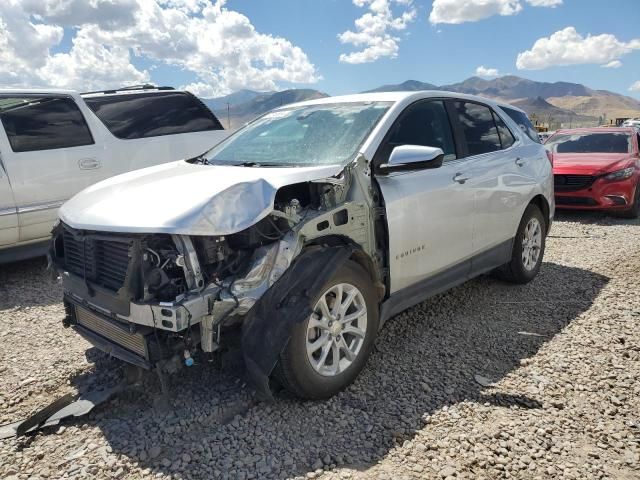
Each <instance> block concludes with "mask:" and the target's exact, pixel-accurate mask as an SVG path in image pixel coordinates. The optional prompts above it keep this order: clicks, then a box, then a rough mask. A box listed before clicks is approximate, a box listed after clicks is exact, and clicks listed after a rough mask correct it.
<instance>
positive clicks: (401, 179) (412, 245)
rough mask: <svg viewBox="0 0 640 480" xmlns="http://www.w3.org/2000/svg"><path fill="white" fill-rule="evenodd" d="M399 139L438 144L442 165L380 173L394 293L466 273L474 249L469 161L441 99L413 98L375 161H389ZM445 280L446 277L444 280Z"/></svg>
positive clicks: (379, 182)
mask: <svg viewBox="0 0 640 480" xmlns="http://www.w3.org/2000/svg"><path fill="white" fill-rule="evenodd" d="M398 145H424V146H430V147H439V148H441V149H442V150H443V152H444V153H445V161H444V163H443V165H442V166H441V167H439V168H434V169H426V170H415V171H408V172H395V173H390V174H388V175H378V176H377V177H376V179H377V181H378V184H379V186H380V189H381V191H382V196H383V197H384V204H385V208H386V216H387V225H388V231H389V267H390V279H391V282H390V283H391V285H390V293H391V294H393V293H395V292H397V291H398V290H401V289H404V288H406V287H410V286H412V285H415V284H417V283H419V282H420V281H422V280H425V279H427V278H429V277H435V276H436V275H438V274H443V278H444V279H449V280H451V278H452V277H451V275H448V273H451V272H452V274H453V277H455V278H457V279H459V278H460V277H466V275H467V274H468V272H469V267H470V262H469V259H470V255H471V251H472V225H473V215H474V193H473V190H472V189H470V188H468V185H467V183H466V181H465V178H467V177H466V175H467V174H466V172H465V169H466V162H465V160H464V159H461V158H458V154H457V152H456V147H455V142H454V137H453V134H452V129H451V123H450V121H449V117H448V115H447V110H446V108H445V105H444V103H443V101H441V100H423V101H419V102H417V103H414V104H412V105H410V106H409V107H407V109H406V110H405V111H404V112H403V113H402V114H401V115H400V117H399V118H398V120H397V121H396V123H395V124H394V126H393V127H392V129H391V131H390V132H389V134H388V135H387V138H386V139H385V140H384V142H383V144H382V145H381V147H380V149H379V150H378V153H377V154H376V158H375V159H374V162H375V164H376V165H380V164H383V163H386V160H387V159H388V157H389V155H390V153H391V151H392V150H393V148H394V147H396V146H398ZM443 281H446V280H443Z"/></svg>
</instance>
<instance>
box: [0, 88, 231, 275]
mask: <svg viewBox="0 0 640 480" xmlns="http://www.w3.org/2000/svg"><path fill="white" fill-rule="evenodd" d="M227 135H228V132H227V131H225V130H224V129H223V127H222V125H221V124H220V122H219V121H218V119H217V118H216V117H215V115H214V114H213V113H212V112H211V111H210V110H209V109H208V108H207V107H206V106H205V105H204V104H203V103H202V102H201V101H200V100H198V98H196V97H195V96H194V95H192V94H191V93H189V92H184V91H177V90H174V89H172V88H167V87H159V88H158V87H154V86H150V85H144V86H136V87H130V88H125V89H122V90H110V91H102V92H91V93H86V94H78V93H76V92H72V91H62V90H57V91H54V90H0V263H4V262H8V261H15V260H20V259H23V258H28V257H32V256H37V255H41V254H43V253H44V252H46V249H47V245H48V240H49V238H50V232H51V228H52V226H53V224H54V222H55V220H56V217H57V211H58V208H59V207H60V206H61V205H62V204H63V203H64V202H65V201H66V200H68V199H69V198H71V197H72V196H73V195H75V194H76V193H78V192H79V191H80V190H83V189H84V188H86V187H88V186H89V185H92V184H94V183H96V182H98V181H100V180H104V179H106V178H109V177H112V176H114V175H117V174H120V173H124V172H128V171H130V170H136V169H139V168H143V167H148V166H152V165H157V164H161V163H166V162H170V161H174V160H180V159H185V158H192V157H195V156H197V155H200V154H202V153H204V152H205V151H206V150H208V149H210V148H211V147H213V146H214V145H216V144H217V143H218V142H220V141H221V140H222V139H224V138H225V137H226V136H227ZM170 194H171V192H167V195H170ZM141 200H142V199H141Z"/></svg>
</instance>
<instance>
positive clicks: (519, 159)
mask: <svg viewBox="0 0 640 480" xmlns="http://www.w3.org/2000/svg"><path fill="white" fill-rule="evenodd" d="M524 164H525V161H524V160H523V159H521V158H520V157H518V158H516V165H518V166H519V167H524Z"/></svg>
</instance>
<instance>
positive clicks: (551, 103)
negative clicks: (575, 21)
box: [371, 75, 640, 125]
mask: <svg viewBox="0 0 640 480" xmlns="http://www.w3.org/2000/svg"><path fill="white" fill-rule="evenodd" d="M405 85H409V86H419V85H424V86H425V87H424V88H404V86H405ZM401 90H409V91H414V90H445V91H451V92H460V93H466V94H470V95H480V96H484V97H489V98H494V99H499V100H503V101H506V102H508V103H511V104H513V105H516V106H518V107H520V108H522V109H523V110H524V111H526V112H527V113H528V114H529V115H530V116H531V115H533V116H534V117H535V118H536V119H538V121H540V122H543V123H548V121H549V120H551V121H552V123H554V122H555V123H569V124H573V125H595V124H597V123H598V122H599V121H601V120H603V119H615V118H620V117H634V116H638V115H640V101H638V100H635V99H634V98H631V97H627V96H624V95H620V94H618V93H614V92H609V91H607V90H593V89H591V88H589V87H586V86H585V85H582V84H579V83H569V82H553V83H549V82H536V81H533V80H528V79H526V78H521V77H517V76H515V75H507V76H504V77H499V78H494V79H491V80H487V79H484V78H480V77H471V78H468V79H467V80H465V81H463V82H459V83H453V84H450V85H442V86H436V85H433V84H430V83H423V82H419V81H417V80H409V81H408V82H404V83H400V84H397V85H384V86H382V87H378V88H376V89H374V90H371V91H376V92H395V91H401ZM603 121H607V120H603Z"/></svg>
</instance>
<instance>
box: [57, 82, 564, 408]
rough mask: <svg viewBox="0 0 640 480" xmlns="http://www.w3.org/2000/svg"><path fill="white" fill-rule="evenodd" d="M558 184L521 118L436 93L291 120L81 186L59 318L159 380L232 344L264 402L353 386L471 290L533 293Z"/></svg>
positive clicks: (324, 103)
mask: <svg viewBox="0 0 640 480" xmlns="http://www.w3.org/2000/svg"><path fill="white" fill-rule="evenodd" d="M553 202H554V197H553V175H552V168H551V163H550V161H549V158H548V156H547V154H546V152H545V149H544V148H543V147H542V145H540V143H539V142H538V137H537V135H536V132H535V130H534V129H533V127H532V126H531V124H530V122H529V120H528V119H527V117H526V115H525V114H524V112H522V111H521V110H518V109H516V108H513V107H511V106H508V105H503V104H501V103H496V102H494V101H491V100H487V99H483V98H478V97H472V96H466V95H460V94H454V93H445V92H413V93H402V92H398V93H375V94H363V95H353V96H345V97H333V98H325V99H320V100H313V101H309V102H304V103H298V104H294V105H289V106H285V107H282V108H279V109H276V110H274V111H272V112H270V113H267V114H266V115H264V116H262V117H260V118H258V119H257V120H255V121H254V122H252V123H250V124H249V125H247V126H246V127H244V128H242V129H241V130H239V131H238V132H236V133H235V134H234V135H232V136H231V137H229V138H227V139H226V140H225V141H223V142H222V143H221V144H219V145H218V146H216V147H214V148H213V149H212V150H210V151H209V152H207V153H206V154H205V155H203V156H201V157H198V158H194V159H191V160H188V161H180V162H174V163H169V164H164V165H160V166H156V167H151V168H147V169H144V170H138V171H134V172H131V173H127V174H124V175H120V176H117V177H114V178H111V179H109V180H106V181H103V182H101V183H98V184H96V185H93V186H91V187H89V188H87V189H86V190H84V191H83V192H81V193H80V194H78V195H77V196H75V197H74V198H73V199H71V200H70V201H69V202H67V203H66V204H65V205H64V206H63V207H62V209H61V210H60V214H59V216H60V222H59V223H58V225H57V227H56V229H55V236H54V239H53V242H52V245H51V252H50V254H51V256H52V260H53V262H54V264H55V265H56V267H57V269H58V270H59V272H60V273H61V276H62V281H63V286H64V302H65V306H66V318H65V320H64V324H65V325H66V326H73V328H74V329H75V330H76V331H77V332H78V333H79V334H80V335H82V336H83V337H85V338H86V339H88V341H89V342H91V343H92V344H93V345H95V346H96V347H98V348H100V349H102V350H104V351H106V352H108V353H110V354H111V355H113V356H114V357H117V358H120V359H122V360H124V361H125V362H128V363H130V364H133V365H137V366H139V367H142V368H146V369H153V368H156V369H157V370H158V371H159V372H162V371H169V370H172V369H171V368H169V366H170V365H173V366H174V367H175V365H176V363H177V362H183V363H186V364H187V365H191V364H192V363H193V360H192V358H193V357H194V356H195V355H196V354H201V353H202V352H216V351H221V350H224V349H225V348H226V347H227V345H226V344H227V341H228V339H229V338H231V337H232V336H233V335H232V330H234V329H235V330H236V331H237V330H240V331H241V346H242V350H243V355H244V359H245V364H246V367H247V371H248V373H249V375H250V378H251V379H252V381H253V383H254V385H255V387H256V389H257V391H258V392H260V393H262V394H263V395H265V396H269V395H270V390H269V388H270V386H271V385H273V384H274V382H277V383H279V384H281V385H282V386H284V387H285V388H287V389H289V390H290V391H292V392H294V393H295V394H297V395H299V396H300V397H304V398H326V397H329V396H331V395H334V394H335V393H336V392H338V391H339V390H341V389H343V388H345V387H346V386H347V385H349V384H350V383H351V382H352V381H353V380H354V379H355V377H356V376H357V375H358V373H359V372H360V370H361V369H362V368H363V366H364V365H365V363H366V361H367V357H368V356H369V353H370V352H371V348H372V345H373V342H374V339H375V337H376V334H377V333H378V331H379V329H380V327H381V325H382V324H383V323H384V321H385V320H387V319H389V318H390V317H392V316H393V315H395V314H397V313H398V312H400V311H402V310H404V309H406V308H408V307H410V306H412V305H414V304H416V303H418V302H421V301H423V300H424V299H426V298H428V297H430V296H433V295H435V294H437V293H439V292H442V291H444V290H446V289H449V288H451V287H453V286H455V285H458V284H460V283H462V282H465V281H466V280H469V279H471V278H473V277H475V276H478V275H481V274H483V273H487V272H491V271H495V272H497V273H498V274H499V275H500V276H501V277H503V278H505V279H508V280H511V281H513V282H515V283H526V282H529V281H530V280H532V279H533V278H534V277H535V276H536V274H537V273H538V270H539V269H540V265H541V262H542V257H543V254H544V249H545V238H546V236H547V233H548V231H549V228H550V226H551V222H552V219H553V214H554V203H553Z"/></svg>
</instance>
